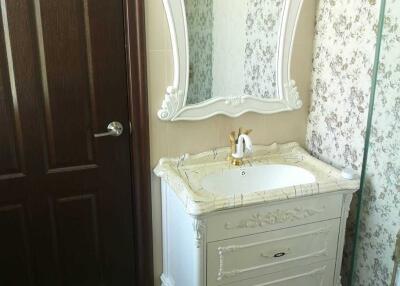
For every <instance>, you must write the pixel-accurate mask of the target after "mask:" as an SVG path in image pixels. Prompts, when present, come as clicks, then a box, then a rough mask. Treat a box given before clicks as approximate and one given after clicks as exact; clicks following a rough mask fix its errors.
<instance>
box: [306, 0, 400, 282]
mask: <svg viewBox="0 0 400 286" xmlns="http://www.w3.org/2000/svg"><path fill="white" fill-rule="evenodd" d="M396 2H397V3H396ZM387 5H388V8H387V14H386V18H385V32H384V34H385V35H384V38H383V46H382V53H383V55H382V62H381V64H380V74H379V82H378V90H377V99H376V104H375V116H374V119H373V120H374V122H373V132H372V137H371V149H370V156H369V164H368V173H367V178H368V188H367V189H366V191H365V193H364V200H363V204H362V213H361V217H362V220H361V231H360V235H359V240H358V249H357V261H358V263H357V265H356V272H355V274H356V275H355V285H363V286H370V285H389V283H390V275H391V271H392V267H393V264H392V261H391V255H392V253H393V250H394V241H395V236H396V234H397V232H398V229H399V227H400V219H399V217H400V195H399V192H400V182H399V181H400V179H399V178H400V157H399V147H398V146H400V54H399V53H400V27H399V26H400V15H399V14H400V3H399V1H398V0H388V4H387ZM379 6H380V1H376V4H375V5H373V1H367V0H360V1H349V0H320V3H319V7H318V15H317V26H316V40H315V52H314V53H315V54H314V70H313V80H312V86H311V89H312V103H311V107H310V116H309V125H308V130H307V146H308V149H309V150H310V151H311V152H312V153H313V154H314V155H315V156H317V157H319V158H321V159H322V160H325V161H327V162H329V163H331V164H333V165H336V166H339V167H341V166H352V167H353V168H354V169H355V170H358V172H361V164H362V159H363V158H362V157H363V149H364V148H363V147H364V139H365V132H366V122H367V112H368V104H369V99H370V98H369V97H370V85H371V74H372V68H373V55H374V52H375V41H376V30H377V23H378V14H379ZM355 207H356V206H354V205H353V209H352V213H353V214H354V210H355ZM353 236H354V220H353V219H352V218H351V217H350V219H349V224H348V230H347V240H346V251H345V255H344V261H343V273H342V276H343V277H346V278H347V277H348V276H349V272H348V271H349V269H350V261H351V259H350V256H351V253H352V247H353V245H352V238H353ZM343 282H344V283H343V284H344V285H347V283H346V282H347V281H346V280H345V279H344V280H343Z"/></svg>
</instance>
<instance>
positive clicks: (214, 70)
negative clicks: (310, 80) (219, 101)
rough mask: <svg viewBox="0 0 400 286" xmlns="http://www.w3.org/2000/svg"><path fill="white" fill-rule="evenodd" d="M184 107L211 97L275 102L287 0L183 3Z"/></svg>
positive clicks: (209, 0)
mask: <svg viewBox="0 0 400 286" xmlns="http://www.w3.org/2000/svg"><path fill="white" fill-rule="evenodd" d="M184 2H185V8H186V21H187V34H188V45H189V75H188V77H189V78H188V79H189V80H188V87H187V88H188V90H187V97H186V105H193V104H198V103H202V102H204V101H207V100H209V99H211V98H217V97H222V98H239V97H243V96H251V97H256V98H261V99H274V98H277V97H278V93H277V70H278V68H277V67H278V63H277V62H278V59H277V55H278V52H277V49H278V43H279V32H280V26H281V18H282V17H281V14H282V10H283V6H284V3H283V2H284V1H283V0H184Z"/></svg>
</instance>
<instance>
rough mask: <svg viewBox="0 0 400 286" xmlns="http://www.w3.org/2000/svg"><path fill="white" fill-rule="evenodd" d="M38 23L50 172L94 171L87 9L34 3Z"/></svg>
mask: <svg viewBox="0 0 400 286" xmlns="http://www.w3.org/2000/svg"><path fill="white" fill-rule="evenodd" d="M35 18H36V25H37V35H38V44H39V53H40V55H39V58H40V63H41V78H42V86H43V98H42V100H43V105H44V115H45V123H46V124H45V126H46V137H47V149H46V151H47V157H48V160H49V162H48V164H49V169H50V170H52V169H58V168H63V167H71V166H81V165H90V164H92V163H93V159H94V158H93V157H94V154H93V129H92V118H93V114H94V113H95V110H93V107H94V102H91V100H90V99H91V98H92V100H93V101H95V94H94V92H95V91H94V86H93V78H92V77H93V69H92V63H91V57H92V55H91V43H90V32H91V31H90V26H89V19H88V3H87V1H84V0H70V1H36V2H35ZM92 111H93V112H92ZM71 115H73V116H71ZM66 138H68V139H67V140H68V141H69V144H65V139H66Z"/></svg>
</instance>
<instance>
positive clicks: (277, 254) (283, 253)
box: [274, 252, 286, 257]
mask: <svg viewBox="0 0 400 286" xmlns="http://www.w3.org/2000/svg"><path fill="white" fill-rule="evenodd" d="M285 255H286V253H285V252H278V253H276V254H274V257H282V256H285Z"/></svg>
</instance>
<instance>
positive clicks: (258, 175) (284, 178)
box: [201, 165, 315, 195]
mask: <svg viewBox="0 0 400 286" xmlns="http://www.w3.org/2000/svg"><path fill="white" fill-rule="evenodd" d="M314 182H315V176H314V175H313V174H312V173H311V172H309V171H307V170H305V169H303V168H300V167H296V166H290V165H263V166H257V167H246V168H240V169H239V168H238V169H231V170H224V171H222V172H218V173H213V174H210V175H208V176H206V177H204V178H203V179H202V181H201V185H202V187H203V188H204V189H205V190H206V191H208V192H212V193H216V194H223V195H233V194H243V193H252V192H260V191H268V190H273V189H280V188H285V187H290V186H296V185H302V184H312V183H314Z"/></svg>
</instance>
